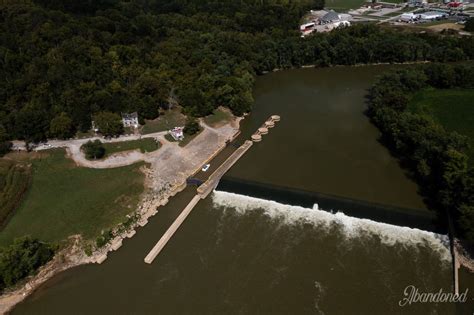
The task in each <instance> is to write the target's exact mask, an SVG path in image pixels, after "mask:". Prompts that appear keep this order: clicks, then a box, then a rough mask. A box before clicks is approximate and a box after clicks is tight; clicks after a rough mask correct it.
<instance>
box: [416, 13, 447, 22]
mask: <svg viewBox="0 0 474 315" xmlns="http://www.w3.org/2000/svg"><path fill="white" fill-rule="evenodd" d="M418 16H419V18H420V19H421V20H428V21H431V20H438V19H442V18H445V17H446V16H447V14H446V13H444V12H439V11H428V12H424V13H420V14H418Z"/></svg>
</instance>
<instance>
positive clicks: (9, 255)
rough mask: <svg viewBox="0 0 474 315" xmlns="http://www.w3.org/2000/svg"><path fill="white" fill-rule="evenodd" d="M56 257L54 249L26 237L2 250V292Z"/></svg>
mask: <svg viewBox="0 0 474 315" xmlns="http://www.w3.org/2000/svg"><path fill="white" fill-rule="evenodd" d="M53 255H54V249H53V248H52V247H51V246H50V245H48V244H45V243H41V242H40V241H38V240H37V239H32V238H29V237H24V238H20V239H16V240H15V241H14V242H13V244H12V245H10V246H8V247H6V248H2V249H0V290H2V289H4V288H5V287H8V286H12V285H14V284H16V283H17V282H18V281H20V280H21V279H23V278H25V277H27V276H29V275H31V274H33V273H34V272H35V271H36V270H37V269H38V268H39V267H41V266H42V265H44V264H45V263H47V262H48V261H49V260H50V259H51V258H52V257H53Z"/></svg>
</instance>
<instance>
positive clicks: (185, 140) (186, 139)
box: [165, 129, 202, 147]
mask: <svg viewBox="0 0 474 315" xmlns="http://www.w3.org/2000/svg"><path fill="white" fill-rule="evenodd" d="M201 131H202V129H201V130H199V131H198V132H197V133H195V134H193V135H192V136H189V135H186V134H185V135H184V139H183V140H182V141H179V143H178V145H179V146H180V147H184V146H186V145H187V144H188V143H189V142H191V140H193V139H194V138H196V137H197V136H198V135H199V134H200V133H201ZM165 139H166V140H168V141H169V142H176V140H174V138H173V137H172V136H171V135H170V134H166V135H165Z"/></svg>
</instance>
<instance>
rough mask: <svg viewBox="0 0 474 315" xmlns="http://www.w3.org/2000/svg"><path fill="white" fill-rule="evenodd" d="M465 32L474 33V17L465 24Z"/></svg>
mask: <svg viewBox="0 0 474 315" xmlns="http://www.w3.org/2000/svg"><path fill="white" fill-rule="evenodd" d="M464 30H465V31H468V32H474V17H470V18H469V19H467V21H466V24H464Z"/></svg>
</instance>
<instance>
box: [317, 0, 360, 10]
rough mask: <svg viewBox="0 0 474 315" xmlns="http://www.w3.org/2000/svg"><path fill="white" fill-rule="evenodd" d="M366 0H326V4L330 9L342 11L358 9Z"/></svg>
mask: <svg viewBox="0 0 474 315" xmlns="http://www.w3.org/2000/svg"><path fill="white" fill-rule="evenodd" d="M364 3H365V1H364V0H326V1H325V5H326V8H328V9H334V10H335V11H338V12H342V11H348V10H350V9H358V8H360V7H361V5H362V4H364Z"/></svg>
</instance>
